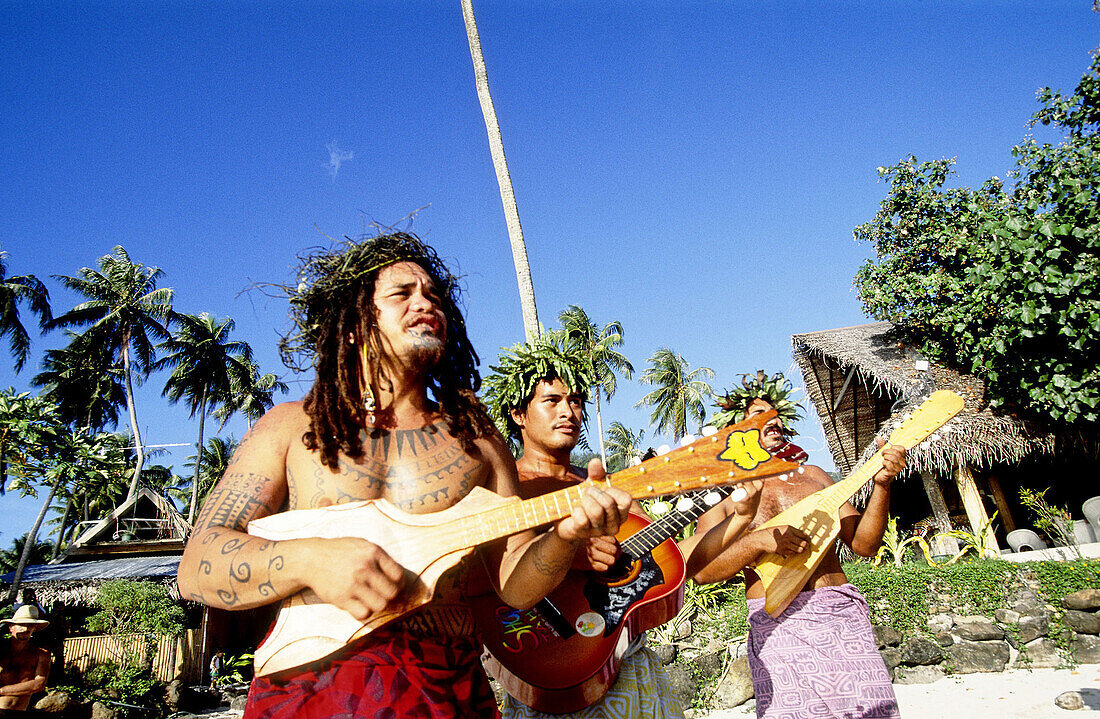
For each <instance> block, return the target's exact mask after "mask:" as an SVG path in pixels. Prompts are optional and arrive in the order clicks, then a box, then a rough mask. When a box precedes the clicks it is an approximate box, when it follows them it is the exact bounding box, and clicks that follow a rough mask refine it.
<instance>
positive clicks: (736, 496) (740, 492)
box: [730, 487, 749, 502]
mask: <svg viewBox="0 0 1100 719" xmlns="http://www.w3.org/2000/svg"><path fill="white" fill-rule="evenodd" d="M747 496H749V492H748V490H746V489H745V488H744V487H738V488H737V489H735V490H733V491H732V492H730V499H732V500H733V501H734V502H740V501H741V500H742V499H744V498H745V497H747Z"/></svg>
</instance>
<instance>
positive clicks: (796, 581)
mask: <svg viewBox="0 0 1100 719" xmlns="http://www.w3.org/2000/svg"><path fill="white" fill-rule="evenodd" d="M962 408H963V401H962V397H960V396H959V395H957V394H955V393H954V392H950V391H947V390H940V391H938V392H934V393H932V396H931V397H929V398H928V399H927V400H925V401H924V403H923V404H921V406H920V407H918V408H917V410H916V411H915V412H913V414H912V416H911V417H909V418H908V419H907V420H905V421H904V422H902V423H901V425H900V426H899V427H898V428H897V429H895V430H894V431H893V432H892V433H891V434H890V439H889V440H887V442H886V445H884V446H888V445H891V444H897V445H901V446H903V447H905V449H906V450H909V449H912V448H913V447H915V446H917V445H918V444H920V442H921V441H922V440H924V439H925V438H926V437H927V436H928V435H930V434H932V433H933V432H935V431H936V430H937V429H939V428H940V427H942V426H943V425H944V424H945V423H946V422H947V421H948V420H949V419H951V418H952V417H954V416H955V415H956V414H958V413H959V410H961V409H962ZM880 469H882V450H881V449H880V450H879V451H877V452H875V454H874V456H872V457H871V458H870V459H869V460H867V461H866V462H865V463H864V464H863V465H861V466H860V467H859V468H857V469H856V470H855V471H854V472H852V473H851V474H850V475H849V476H848V477H847V478H846V479H844V480H843V481H840V482H837V483H836V484H834V485H832V486H830V487H826V488H825V489H822V490H819V491H817V492H814V493H813V494H811V495H810V496H808V497H804V498H803V499H802V500H801V501H799V502H798V503H797V504H795V505H794V506H792V507H789V508H787V509H786V510H784V511H783V512H781V513H780V514H777V515H776V516H774V517H772V518H771V519H770V520H768V521H767V522H765V523H764V524H762V525H760V526H759V527H757V529H766V528H768V527H782V526H791V527H795V528H797V529H801V530H802V531H803V532H805V533H806V534H807V535H809V537H810V548H809V549H808V550H807V551H805V552H801V553H799V554H795V555H793V556H790V557H781V556H779V555H778V554H772V553H769V554H765V555H764V556H762V557H760V559H758V560H757V561H756V566H755V567H754V569H755V571H756V574H757V576H759V577H760V582H761V583H762V585H763V587H764V592H765V594H766V597H767V598H766V600H765V602H764V610H765V611H767V612H768V614H770V615H772V616H773V617H778V616H779V615H780V614H782V613H783V610H784V609H786V608H787V607H788V606H789V605H790V603H791V601H793V600H794V598H795V596H796V595H797V594H798V592H799V590H801V589H802V587H803V585H805V584H806V581H807V580H808V579H809V578H810V576H811V575H812V574H813V572H814V570H815V569H817V567H818V565H820V564H821V560H822V559H824V557H825V552H826V551H827V550H828V549H829V547H831V546H832V544H833V541H835V540H836V536H837V533H838V532H839V531H840V508H841V506H843V505H844V503H845V502H847V501H848V500H849V499H851V497H852V495H853V494H855V493H856V492H857V491H859V489H860V487H862V486H863V485H865V484H866V483H867V481H868V480H870V479H871V477H873V476H874V475H875V473H876V472H878V471H879V470H880Z"/></svg>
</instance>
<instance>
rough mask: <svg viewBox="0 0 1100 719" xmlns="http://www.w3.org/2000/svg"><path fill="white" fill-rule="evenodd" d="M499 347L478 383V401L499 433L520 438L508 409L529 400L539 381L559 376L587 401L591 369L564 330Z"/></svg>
mask: <svg viewBox="0 0 1100 719" xmlns="http://www.w3.org/2000/svg"><path fill="white" fill-rule="evenodd" d="M502 349H503V352H502V353H501V355H500V359H499V360H498V364H497V365H495V366H490V368H489V369H490V370H491V374H489V375H488V376H487V377H486V378H485V381H484V383H483V385H482V387H483V389H484V394H483V396H482V401H483V402H484V403H485V405H486V407H487V408H488V410H489V416H490V417H492V418H493V421H494V422H495V423H496V425H497V428H498V429H500V431H501V434H504V435H505V436H507V437H509V438H511V439H512V440H513V441H517V442H518V441H519V440H520V432H519V427H518V426H517V425H516V423H515V422H513V421H512V416H511V411H512V410H513V409H518V408H520V407H522V406H523V405H524V404H525V403H526V402H528V401H529V400H530V399H531V396H532V395H533V394H534V392H535V387H536V386H537V385H538V383H539V381H541V380H545V379H555V378H556V379H560V380H561V381H562V382H563V383H564V384H565V385H567V386H568V387H569V389H570V391H572V392H575V393H577V394H579V395H581V396H583V397H584V398H585V399H586V400H587V398H588V388H589V387H590V386H591V385H592V370H591V368H590V367H589V365H588V363H587V362H586V361H585V359H584V356H583V355H582V354H581V351H580V348H579V346H578V345H577V344H576V343H575V342H574V341H573V340H571V339H569V338H568V337H567V336H566V335H565V333H564V332H560V331H556V332H555V331H551V332H544V333H543V334H542V335H540V336H539V337H537V338H535V340H534V341H533V342H531V343H530V344H528V343H526V342H520V343H518V344H515V345H512V346H511V347H509V348H502Z"/></svg>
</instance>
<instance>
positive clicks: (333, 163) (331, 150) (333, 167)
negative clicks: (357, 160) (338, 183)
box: [325, 140, 355, 177]
mask: <svg viewBox="0 0 1100 719" xmlns="http://www.w3.org/2000/svg"><path fill="white" fill-rule="evenodd" d="M325 148H326V149H327V150H328V174H330V175H332V176H333V177H336V173H337V172H339V171H340V165H342V164H344V163H345V162H347V161H348V160H350V159H351V158H353V157H355V153H354V152H352V151H350V150H341V149H340V146H339V145H337V144H336V140H333V141H332V142H330V143H328V144H327V145H325Z"/></svg>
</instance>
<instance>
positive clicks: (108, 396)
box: [31, 330, 126, 433]
mask: <svg viewBox="0 0 1100 719" xmlns="http://www.w3.org/2000/svg"><path fill="white" fill-rule="evenodd" d="M66 332H67V334H68V336H69V338H70V341H69V345H68V346H67V347H63V348H60V349H51V350H46V355H45V357H44V358H43V360H42V372H40V373H38V374H37V375H35V377H34V379H33V380H31V384H32V385H34V386H35V387H41V388H43V391H42V397H43V398H45V399H47V400H49V401H51V402H53V403H55V404H56V405H57V411H58V414H59V415H60V417H61V421H63V422H64V423H65V424H67V425H68V426H70V427H72V428H74V429H77V428H80V429H85V430H87V431H88V432H93V433H94V432H97V431H100V430H102V429H103V428H105V427H113V426H115V425H116V424H118V408H119V407H121V406H123V405H124V404H126V387H125V382H124V380H123V377H122V368H121V367H119V366H118V365H117V364H116V363H115V362H114V360H113V358H112V357H111V355H110V353H109V352H105V351H103V349H102V348H98V349H97V348H94V347H85V346H84V345H85V343H88V342H92V341H94V340H95V338H96V337H95V334H96V333H90V332H89V333H85V334H82V335H78V334H76V333H75V332H71V331H68V330H66Z"/></svg>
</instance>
